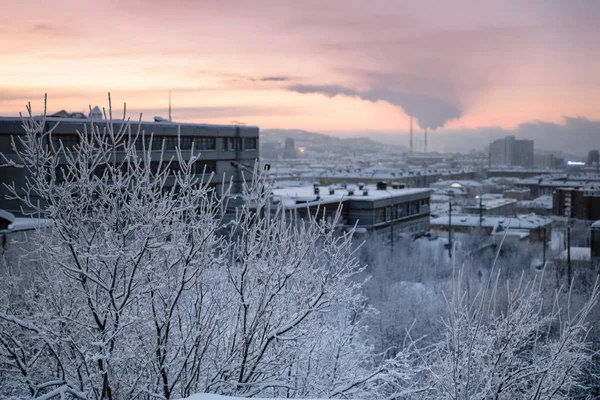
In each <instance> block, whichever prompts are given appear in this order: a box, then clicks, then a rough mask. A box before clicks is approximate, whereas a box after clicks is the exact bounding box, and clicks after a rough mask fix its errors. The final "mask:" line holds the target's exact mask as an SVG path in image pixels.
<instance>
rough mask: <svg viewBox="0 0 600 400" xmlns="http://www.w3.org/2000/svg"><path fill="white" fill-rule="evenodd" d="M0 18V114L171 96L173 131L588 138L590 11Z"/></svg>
mask: <svg viewBox="0 0 600 400" xmlns="http://www.w3.org/2000/svg"><path fill="white" fill-rule="evenodd" d="M433 11H435V12H433ZM5 14H6V16H7V18H6V23H4V24H3V26H2V27H0V33H1V35H0V55H1V56H2V59H3V63H2V65H1V66H0V90H1V91H2V96H1V98H0V115H15V114H17V113H18V112H22V111H24V105H25V103H26V102H27V101H32V104H33V106H34V109H35V110H41V107H42V99H43V95H44V93H48V95H49V107H50V108H49V111H50V112H56V111H58V110H60V109H67V110H69V111H84V112H85V111H86V108H87V106H88V105H92V106H93V105H96V104H99V105H101V106H102V105H104V106H106V105H107V104H106V103H107V101H106V93H107V92H109V91H110V92H111V93H112V97H113V105H114V106H115V108H116V109H118V110H120V109H121V105H122V103H123V102H127V104H128V108H129V110H130V111H131V114H130V115H132V116H134V115H135V114H137V113H139V112H142V113H143V114H144V119H151V118H152V117H153V116H155V115H161V116H166V114H167V109H168V96H169V95H168V93H169V90H171V92H172V98H173V119H174V120H176V121H180V122H208V123H229V122H230V121H231V120H240V121H244V122H246V123H248V124H253V125H259V126H261V127H262V128H294V129H304V130H309V131H318V132H325V133H333V134H337V135H343V134H346V135H352V134H354V135H356V134H364V133H365V132H370V131H376V132H383V133H385V132H388V133H391V132H407V130H408V124H409V114H411V115H414V117H415V122H416V123H418V124H419V125H421V127H429V128H430V132H431V130H433V129H435V128H437V131H436V132H437V133H443V132H448V134H449V135H452V134H453V132H470V133H471V134H474V135H476V134H477V132H478V131H479V130H482V129H483V130H489V129H499V130H501V131H502V134H504V133H506V134H513V131H515V130H517V131H518V130H519V129H520V127H522V126H523V125H526V126H531V124H534V125H535V124H538V125H539V124H540V121H543V124H550V125H551V126H558V127H564V129H563V130H568V129H567V128H568V127H569V126H570V125H573V123H572V122H573V118H578V120H577V121H583V122H584V123H585V124H587V125H586V126H589V125H591V126H592V128H590V129H591V131H594V130H595V129H596V128H595V127H597V126H600V124H599V123H598V120H600V96H598V94H597V93H598V89H599V88H600V77H598V75H597V73H596V71H598V70H599V67H600V51H599V50H600V44H599V43H600V40H598V39H599V37H598V36H599V35H598V29H597V27H596V26H595V21H597V20H598V18H600V5H599V4H598V3H595V2H589V1H583V0H581V1H574V2H569V3H566V2H561V1H558V0H556V1H554V0H553V1H541V0H532V1H529V2H527V3H522V2H518V1H503V2H500V1H493V2H492V1H489V2H485V4H482V3H481V2H476V1H471V0H463V1H460V2H458V3H452V4H451V5H450V4H446V3H441V2H435V1H423V2H418V3H417V2H409V3H404V2H403V3H400V2H392V1H376V2H371V3H369V4H366V3H364V2H359V1H346V2H343V3H342V2H328V3H322V2H316V1H307V2H302V3H292V2H274V1H269V0H261V1H257V2H253V4H252V7H251V8H250V7H248V6H247V5H246V4H244V3H242V2H239V1H234V0H227V1H222V2H218V3H212V2H210V3H208V2H202V3H201V4H200V3H197V2H193V1H186V0H180V1H174V2H165V1H160V0H154V1H129V2H126V3H123V2H116V1H108V2H104V3H103V4H90V5H81V4H80V3H76V2H74V1H72V0H58V1H55V2H53V3H52V4H46V3H44V2H41V1H39V2H38V1H29V2H22V3H13V4H10V5H7V6H5ZM565 118H567V119H565ZM569 118H571V119H569ZM527 124H529V125H527ZM543 124H542V127H543V126H544V125H543ZM415 129H417V130H420V129H421V128H419V127H418V126H417V125H416V124H415ZM432 134H433V133H432ZM589 135H590V134H589V133H588V134H587V136H586V137H585V138H582V139H581V140H585V141H588V140H589V137H590V136H589ZM560 146H561V144H560V143H556V144H555V145H554V147H560Z"/></svg>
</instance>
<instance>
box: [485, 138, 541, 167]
mask: <svg viewBox="0 0 600 400" xmlns="http://www.w3.org/2000/svg"><path fill="white" fill-rule="evenodd" d="M490 164H492V165H511V166H522V167H532V166H533V140H526V139H523V140H517V139H515V137H514V136H507V137H505V138H504V139H498V140H495V141H493V142H492V143H490Z"/></svg>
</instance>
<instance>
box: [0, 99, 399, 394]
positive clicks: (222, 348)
mask: <svg viewBox="0 0 600 400" xmlns="http://www.w3.org/2000/svg"><path fill="white" fill-rule="evenodd" d="M109 100H110V99H109ZM28 111H29V117H27V118H24V119H23V127H24V130H25V135H24V136H20V137H16V138H15V139H14V140H15V143H14V146H13V150H14V152H15V153H17V156H18V162H17V164H18V166H19V167H20V168H24V169H25V170H26V171H27V181H26V186H25V192H24V194H23V193H22V192H20V191H19V190H17V188H15V187H12V189H13V195H14V196H15V197H16V198H19V199H20V200H21V201H22V202H23V205H24V208H25V209H26V210H32V211H31V213H32V214H35V215H38V216H42V217H44V218H47V219H49V220H50V221H51V222H52V225H51V227H50V228H46V229H41V230H39V232H38V235H37V237H36V242H35V246H36V251H33V252H31V253H30V254H28V259H29V263H28V264H27V265H26V267H25V268H21V269H19V270H15V269H14V268H12V269H11V268H10V265H7V266H6V268H4V269H3V271H2V278H3V284H2V286H1V290H0V371H1V372H0V387H1V391H2V392H3V394H5V395H14V396H31V397H39V398H50V397H52V396H58V395H69V396H71V397H77V398H97V399H119V398H128V399H129V398H163V399H169V398H177V397H185V396H188V395H190V394H193V393H197V392H212V393H222V394H231V395H235V394H239V395H244V396H253V395H259V394H260V395H265V396H282V397H295V396H310V397H314V396H325V397H343V396H347V395H349V394H354V395H358V396H361V395H364V394H365V393H367V391H368V393H370V394H374V395H376V394H377V393H384V392H385V393H388V394H389V393H393V392H396V391H398V390H400V387H399V386H398V385H397V384H395V386H394V385H392V386H389V385H387V382H391V381H394V382H398V381H399V380H401V379H404V380H408V379H406V376H405V375H404V373H399V372H398V369H397V368H395V366H397V365H398V362H400V361H399V360H401V358H397V359H393V360H388V361H383V362H382V361H378V360H379V359H378V358H377V357H374V355H373V352H372V350H371V347H370V346H369V344H368V341H367V340H366V339H365V337H364V336H363V335H362V334H363V328H362V325H361V322H360V321H361V320H362V318H363V316H364V315H365V314H368V313H370V312H371V309H370V308H369V307H368V306H367V305H366V304H365V299H364V298H363V296H362V295H361V294H360V292H359V289H360V283H357V282H358V281H357V280H356V279H353V278H354V277H355V276H356V274H357V273H358V272H360V270H361V269H360V268H359V266H358V263H357V262H356V260H355V258H354V252H353V250H352V243H351V234H344V235H340V234H338V233H336V232H335V230H334V227H335V224H336V221H332V222H319V221H317V220H309V221H306V222H303V223H294V220H293V216H291V215H289V214H286V213H285V212H284V211H283V209H282V208H276V207H273V205H272V204H270V202H269V187H268V184H267V182H266V180H265V179H264V176H261V174H259V173H258V172H257V171H255V174H254V178H256V179H252V180H250V181H249V182H247V183H246V184H245V185H244V190H243V194H242V195H243V199H244V201H243V203H242V204H241V205H239V206H238V207H237V208H232V207H229V205H230V204H229V201H230V199H231V196H230V193H229V190H228V189H225V190H223V192H221V193H215V191H214V190H211V189H210V188H209V186H208V184H207V183H206V182H208V180H207V179H204V177H203V176H198V175H195V174H194V172H193V171H194V168H193V165H194V163H195V162H196V161H197V159H198V154H197V153H196V152H195V150H194V149H193V148H192V149H191V150H190V151H189V153H185V154H184V153H183V152H182V151H180V150H177V152H176V154H175V155H174V157H173V158H169V159H167V158H166V156H165V152H164V151H160V152H156V151H153V150H151V149H152V148H153V146H152V145H151V141H152V140H153V139H152V138H151V136H149V133H147V132H146V133H142V132H140V131H139V129H136V128H135V125H132V124H131V123H130V122H129V121H128V120H125V119H123V120H122V121H120V122H113V119H112V116H111V115H109V116H108V117H109V118H108V119H107V120H108V123H107V124H106V125H105V127H104V128H102V129H100V128H99V126H98V125H95V124H94V121H92V122H91V123H90V124H89V126H86V127H85V129H83V130H82V131H81V132H79V133H78V144H76V145H75V146H74V147H67V146H64V145H63V144H62V143H61V142H58V144H57V142H56V140H52V135H53V128H50V129H48V128H47V124H46V121H45V119H44V118H43V117H42V118H35V117H32V116H31V109H30V108H29V107H28ZM109 113H110V111H109ZM103 126H104V125H103ZM149 140H150V142H149ZM11 165H13V166H14V163H11ZM225 186H226V185H225ZM232 210H235V211H234V213H232ZM228 212H229V214H228ZM226 217H227V218H226ZM390 388H391V389H390Z"/></svg>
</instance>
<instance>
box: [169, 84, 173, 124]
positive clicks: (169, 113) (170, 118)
mask: <svg viewBox="0 0 600 400" xmlns="http://www.w3.org/2000/svg"><path fill="white" fill-rule="evenodd" d="M169 122H173V121H172V120H171V91H170V90H169Z"/></svg>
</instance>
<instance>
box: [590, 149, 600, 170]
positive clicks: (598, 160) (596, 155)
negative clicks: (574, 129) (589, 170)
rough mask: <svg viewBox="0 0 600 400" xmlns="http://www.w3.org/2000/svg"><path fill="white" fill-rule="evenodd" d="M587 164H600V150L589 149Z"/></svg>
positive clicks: (596, 165)
mask: <svg viewBox="0 0 600 400" xmlns="http://www.w3.org/2000/svg"><path fill="white" fill-rule="evenodd" d="M587 165H588V166H589V167H598V166H600V152H599V151H598V150H590V151H589V153H588V160H587Z"/></svg>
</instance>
